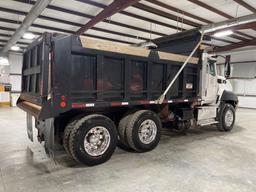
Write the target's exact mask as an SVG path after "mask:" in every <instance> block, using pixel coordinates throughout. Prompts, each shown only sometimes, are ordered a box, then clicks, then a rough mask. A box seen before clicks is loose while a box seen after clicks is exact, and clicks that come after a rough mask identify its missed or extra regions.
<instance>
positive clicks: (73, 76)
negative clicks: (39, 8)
mask: <svg viewBox="0 0 256 192" xmlns="http://www.w3.org/2000/svg"><path fill="white" fill-rule="evenodd" d="M207 39H208V37H206V36H202V34H201V33H200V32H198V31H196V32H195V31H188V32H182V33H178V34H175V35H170V36H167V37H164V38H159V39H156V40H154V41H152V43H153V44H154V45H156V46H155V47H150V48H147V49H146V48H142V47H136V46H128V45H124V44H121V43H114V42H111V41H104V40H96V39H93V38H89V37H85V36H76V35H56V34H51V33H44V34H43V35H42V36H41V37H40V38H38V39H37V40H35V41H34V42H33V43H32V44H31V45H29V46H28V48H27V49H26V50H25V51H24V57H23V68H22V92H21V95H20V97H19V99H18V101H17V106H18V107H19V108H21V109H23V110H24V111H26V112H27V133H28V137H29V138H30V139H31V140H32V141H33V140H34V138H33V131H34V130H37V132H38V140H39V141H40V142H44V147H45V151H46V152H47V154H49V156H51V157H53V156H54V154H56V151H58V150H59V149H61V148H62V149H65V151H66V152H67V153H68V154H69V155H70V156H71V157H72V158H73V159H74V160H76V161H78V162H80V163H83V164H86V165H89V166H91V165H97V164H100V163H103V162H105V161H107V160H109V159H110V158H111V156H112V154H113V152H114V151H115V148H116V146H117V145H118V146H120V147H122V148H123V149H126V150H133V151H136V152H140V153H141V152H147V151H151V150H153V149H154V148H155V147H156V146H157V145H158V143H159V140H160V137H161V129H162V127H163V126H164V127H165V128H168V129H170V130H173V131H175V132H178V133H185V132H186V131H187V130H188V129H189V128H190V127H202V126H205V125H216V127H217V128H218V130H220V131H230V130H231V129H232V128H233V126H234V123H235V109H236V107H237V104H238V99H237V96H236V95H235V94H234V93H232V91H231V90H230V88H229V87H230V83H229V81H228V80H227V78H226V77H221V76H219V75H218V74H217V70H216V60H217V56H216V55H215V54H213V53H211V54H209V53H207V52H206V50H205V49H204V48H203V46H201V42H202V40H207ZM227 64H228V63H227Z"/></svg>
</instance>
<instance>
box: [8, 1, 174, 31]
mask: <svg viewBox="0 0 256 192" xmlns="http://www.w3.org/2000/svg"><path fill="white" fill-rule="evenodd" d="M13 1H17V2H21V3H26V4H34V2H33V1H31V2H30V3H28V1H26V0H13ZM77 1H81V2H85V1H84V0H77ZM89 2H90V1H89ZM95 3H96V4H97V5H102V6H103V7H106V6H105V5H104V4H100V3H97V2H95ZM47 8H48V9H51V10H55V11H60V12H63V13H68V14H72V15H76V16H80V17H85V18H88V19H92V18H93V17H94V16H92V15H88V14H86V13H81V12H78V11H74V10H70V9H65V8H62V7H57V6H54V5H48V6H47ZM131 16H132V17H136V16H137V15H135V14H133V15H131ZM137 18H138V17H137ZM138 19H139V18H138ZM143 19H147V21H148V22H151V23H156V24H159V25H163V26H165V27H169V28H175V27H174V26H172V25H169V24H167V23H163V22H158V21H155V20H152V19H149V18H146V17H143ZM102 22H104V23H109V24H112V25H117V26H120V27H124V28H128V29H132V30H136V31H140V32H145V33H151V34H154V35H158V36H164V35H166V34H164V33H160V32H157V31H151V30H148V29H145V28H140V27H136V26H134V25H128V24H125V23H120V22H117V21H112V20H111V19H105V20H103V21H102Z"/></svg>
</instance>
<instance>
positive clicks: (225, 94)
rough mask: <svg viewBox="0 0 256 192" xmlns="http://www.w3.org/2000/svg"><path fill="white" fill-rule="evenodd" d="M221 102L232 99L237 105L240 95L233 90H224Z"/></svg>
mask: <svg viewBox="0 0 256 192" xmlns="http://www.w3.org/2000/svg"><path fill="white" fill-rule="evenodd" d="M220 100H221V102H227V101H232V102H233V103H234V104H235V105H237V103H238V97H237V96H236V95H235V94H234V93H233V92H231V91H226V90H224V91H223V93H222V95H221V99H220Z"/></svg>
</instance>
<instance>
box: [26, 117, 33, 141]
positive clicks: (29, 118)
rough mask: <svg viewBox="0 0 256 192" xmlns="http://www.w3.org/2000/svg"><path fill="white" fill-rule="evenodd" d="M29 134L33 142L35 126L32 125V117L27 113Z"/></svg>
mask: <svg viewBox="0 0 256 192" xmlns="http://www.w3.org/2000/svg"><path fill="white" fill-rule="evenodd" d="M27 134H28V138H29V139H30V140H31V141H32V142H33V141H34V139H33V124H32V115H31V114H30V113H27Z"/></svg>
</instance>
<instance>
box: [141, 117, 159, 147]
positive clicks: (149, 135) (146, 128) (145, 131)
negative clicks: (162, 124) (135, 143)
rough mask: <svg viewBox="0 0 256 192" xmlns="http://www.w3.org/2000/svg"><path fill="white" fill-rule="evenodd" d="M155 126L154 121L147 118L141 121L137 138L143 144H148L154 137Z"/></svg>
mask: <svg viewBox="0 0 256 192" xmlns="http://www.w3.org/2000/svg"><path fill="white" fill-rule="evenodd" d="M156 133H157V126H156V123H155V122H154V121H153V120H151V119H147V120H145V121H143V122H142V123H141V125H140V128H139V139H140V141H141V142H142V143H143V144H149V143H151V142H152V141H154V139H155V138H156Z"/></svg>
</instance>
